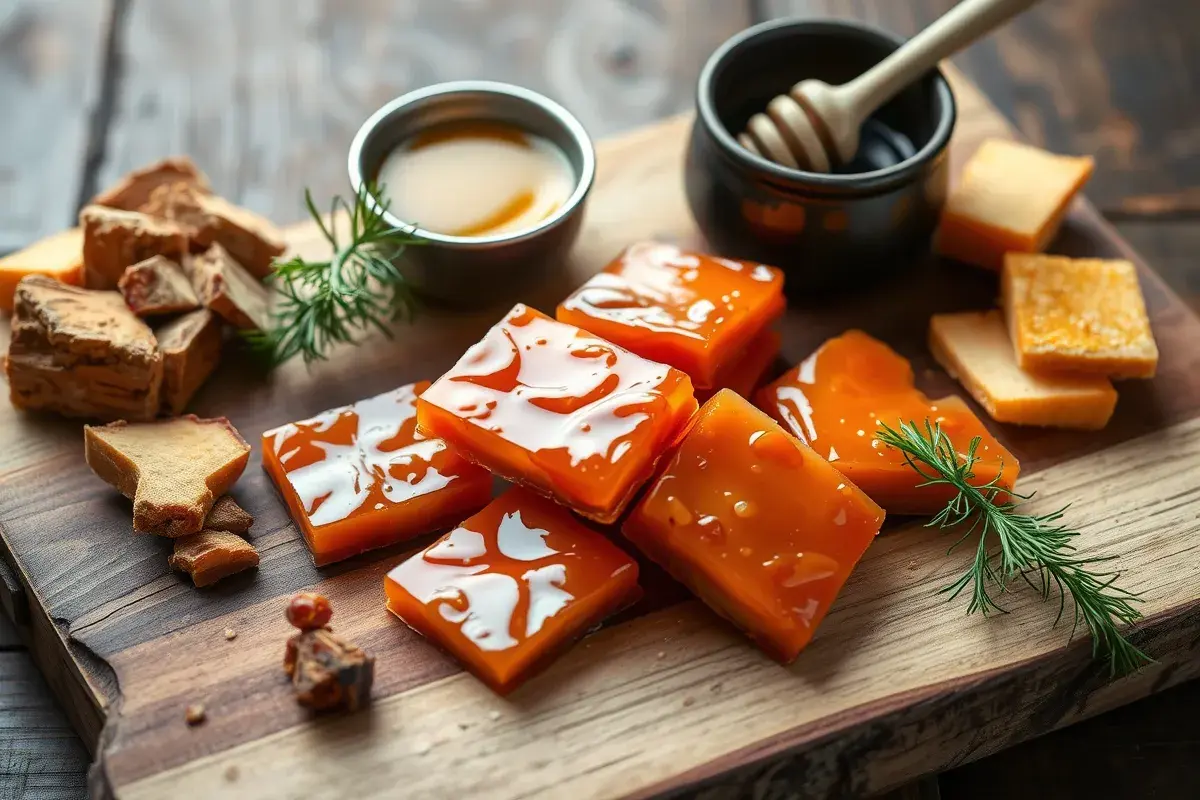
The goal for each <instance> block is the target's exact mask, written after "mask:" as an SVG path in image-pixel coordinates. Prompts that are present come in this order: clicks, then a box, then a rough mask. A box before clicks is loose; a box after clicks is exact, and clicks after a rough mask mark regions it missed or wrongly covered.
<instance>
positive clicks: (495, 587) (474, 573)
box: [384, 487, 639, 694]
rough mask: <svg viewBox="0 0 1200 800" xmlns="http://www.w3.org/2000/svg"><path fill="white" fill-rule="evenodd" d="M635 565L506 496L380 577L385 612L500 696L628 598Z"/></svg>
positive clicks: (549, 509)
mask: <svg viewBox="0 0 1200 800" xmlns="http://www.w3.org/2000/svg"><path fill="white" fill-rule="evenodd" d="M637 576H638V569H637V563H636V562H635V561H634V560H633V559H632V558H630V557H629V555H627V554H626V553H624V552H622V551H621V549H620V548H618V547H617V546H616V545H614V544H612V542H610V541H608V539H606V538H605V537H604V536H602V535H601V534H599V533H597V532H596V531H593V530H592V529H591V528H589V527H587V526H586V525H584V524H583V523H582V522H580V521H579V520H578V519H576V518H575V517H574V516H573V515H572V514H571V512H569V511H567V510H566V509H565V508H562V507H561V506H558V505H555V504H554V503H553V502H551V501H550V500H547V499H545V498H542V497H540V496H538V495H535V494H533V493H532V492H529V491H526V490H524V489H521V488H519V487H514V488H512V489H509V490H508V491H507V492H505V493H504V494H502V495H501V496H500V497H498V498H496V499H495V500H493V501H492V503H491V504H490V505H488V506H487V508H485V509H483V510H482V511H480V512H479V513H478V514H476V515H475V516H473V517H471V518H470V519H468V520H466V521H465V522H463V523H462V525H460V526H459V527H457V528H455V529H454V530H452V531H450V532H449V533H448V534H446V535H445V536H443V537H442V538H441V539H439V540H438V541H436V542H434V543H433V544H432V545H430V546H429V547H427V548H425V549H424V550H423V551H421V552H419V553H417V554H416V555H414V556H412V557H411V558H409V559H408V560H407V561H405V562H404V563H402V564H400V565H399V566H397V567H396V568H395V569H393V570H392V571H391V572H389V573H388V575H387V577H386V578H385V580H384V589H385V590H386V593H387V607H388V610H389V611H391V612H392V613H393V614H395V615H396V616H398V617H400V618H401V619H402V620H404V621H405V622H406V623H407V624H408V625H409V626H410V627H411V628H413V629H414V630H416V631H417V632H418V633H420V634H422V635H423V636H425V637H427V638H429V639H432V640H433V641H435V642H436V643H437V644H439V645H441V646H442V647H443V648H444V649H445V650H447V651H448V652H449V653H450V654H452V655H453V656H454V657H455V658H457V659H458V660H459V661H461V662H462V663H463V664H464V665H465V666H466V667H467V668H468V669H469V670H471V672H473V673H474V674H475V675H476V676H477V677H478V678H479V679H480V680H482V681H483V682H484V683H486V684H487V685H488V686H490V687H491V688H492V689H493V690H495V691H497V692H500V693H502V694H503V693H506V692H508V691H510V690H512V689H513V688H515V687H516V686H517V684H519V683H520V682H521V681H523V680H524V679H525V678H527V677H529V675H530V674H531V673H532V672H534V671H536V670H538V669H540V668H541V667H543V666H545V665H546V664H548V663H549V661H550V660H551V658H552V657H553V656H555V655H556V654H557V653H559V652H561V650H562V649H564V648H565V646H566V645H568V644H569V643H570V642H571V641H573V640H574V639H576V638H578V637H580V636H582V635H583V634H584V633H586V632H587V631H588V629H590V628H591V627H592V626H594V625H596V624H597V623H599V622H600V621H601V620H603V619H604V618H605V617H607V616H609V615H610V614H612V613H613V612H615V611H617V610H619V609H621V608H623V607H624V606H626V605H628V604H629V603H631V602H633V601H634V600H635V599H637V596H638V594H639V590H638V586H637Z"/></svg>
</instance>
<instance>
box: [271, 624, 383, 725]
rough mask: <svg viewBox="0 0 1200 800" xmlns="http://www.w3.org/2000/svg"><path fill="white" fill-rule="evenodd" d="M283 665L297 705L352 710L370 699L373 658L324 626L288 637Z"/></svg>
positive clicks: (373, 670)
mask: <svg viewBox="0 0 1200 800" xmlns="http://www.w3.org/2000/svg"><path fill="white" fill-rule="evenodd" d="M283 669H284V671H285V672H286V673H287V674H288V675H289V676H291V678H292V687H293V688H294V689H295V690H296V702H298V703H299V704H300V705H302V706H305V707H306V708H311V709H314V710H317V711H325V710H330V709H335V708H340V709H344V710H346V711H353V710H355V709H357V708H359V707H360V706H362V705H363V704H365V703H366V702H367V701H368V700H369V699H370V696H371V683H372V681H373V680H374V677H375V658H374V656H371V655H368V654H367V653H366V652H364V651H363V650H362V649H361V648H359V647H358V646H356V645H354V644H351V643H350V642H347V641H346V640H344V639H342V638H341V637H340V636H337V635H336V634H334V633H333V631H331V630H329V629H328V628H315V629H313V630H307V631H301V632H300V633H297V634H296V635H295V636H293V637H292V638H290V639H288V643H287V653H286V654H285V655H284V660H283Z"/></svg>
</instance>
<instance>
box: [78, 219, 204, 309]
mask: <svg viewBox="0 0 1200 800" xmlns="http://www.w3.org/2000/svg"><path fill="white" fill-rule="evenodd" d="M79 224H80V226H82V228H83V283H84V285H85V286H87V287H88V288H89V289H115V288H117V283H118V282H119V281H120V280H121V276H122V275H124V274H125V268H126V267H129V266H132V265H133V264H136V263H138V262H139V261H144V260H146V259H147V258H150V257H151V256H158V255H163V256H169V257H171V258H175V259H179V258H182V257H183V256H184V254H185V253H187V251H188V239H187V234H185V233H184V231H183V228H181V227H180V226H179V225H176V224H175V223H173V222H170V221H169V220H162V219H156V218H154V217H150V216H147V215H146V214H141V213H139V212H137V211H121V210H118V209H115V208H108V207H106V206H87V207H86V208H84V209H83V211H81V212H79Z"/></svg>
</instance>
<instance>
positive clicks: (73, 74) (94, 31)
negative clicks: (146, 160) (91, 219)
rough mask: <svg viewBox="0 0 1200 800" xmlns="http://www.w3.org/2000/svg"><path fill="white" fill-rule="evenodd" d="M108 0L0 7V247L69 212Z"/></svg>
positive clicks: (38, 0) (20, 1) (59, 221)
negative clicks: (0, 100) (1, 113)
mask: <svg viewBox="0 0 1200 800" xmlns="http://www.w3.org/2000/svg"><path fill="white" fill-rule="evenodd" d="M108 7H109V0H8V2H6V3H4V4H3V5H2V6H0V98H3V104H4V123H3V124H0V253H3V252H6V251H8V250H15V249H17V248H19V247H24V246H25V245H27V244H29V243H30V242H32V241H35V240H37V239H39V238H41V237H43V236H46V235H48V234H51V233H54V232H56V231H59V230H62V229H63V228H65V227H67V226H68V225H69V224H70V223H71V222H72V220H73V219H74V217H75V213H76V211H77V205H76V204H77V203H78V199H79V193H80V189H81V186H82V176H83V162H84V159H85V154H86V151H87V147H88V142H89V138H90V136H91V126H90V112H91V111H92V110H93V107H94V106H95V104H96V103H97V102H98V100H99V94H100V80H99V75H100V71H99V70H100V64H101V61H102V59H103V54H104V47H105V41H106V34H107V20H108V18H109V15H108Z"/></svg>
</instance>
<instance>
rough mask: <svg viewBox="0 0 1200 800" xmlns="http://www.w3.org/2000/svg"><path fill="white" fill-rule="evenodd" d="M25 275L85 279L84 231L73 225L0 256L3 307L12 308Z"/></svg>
mask: <svg viewBox="0 0 1200 800" xmlns="http://www.w3.org/2000/svg"><path fill="white" fill-rule="evenodd" d="M26 275H45V276H47V277H50V278H54V279H55V280H59V281H62V282H63V283H70V284H76V285H78V284H79V283H80V282H82V281H83V231H82V230H81V229H79V228H71V229H70V230H67V231H62V232H61V233H56V234H54V235H53V236H47V237H46V238H45V239H41V240H40V241H37V242H34V243H33V244H31V245H29V247H26V248H25V249H23V250H18V251H17V252H15V253H10V254H8V255H7V256H5V257H4V258H0V309H2V310H4V311H12V308H13V295H14V294H15V293H16V291H17V284H18V283H20V282H21V279H22V278H24V277H25V276H26Z"/></svg>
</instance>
